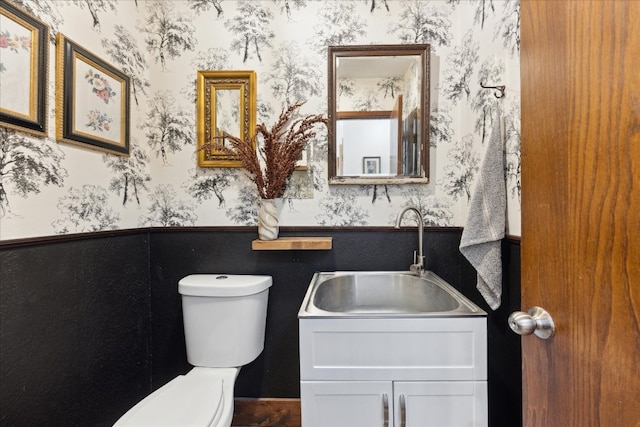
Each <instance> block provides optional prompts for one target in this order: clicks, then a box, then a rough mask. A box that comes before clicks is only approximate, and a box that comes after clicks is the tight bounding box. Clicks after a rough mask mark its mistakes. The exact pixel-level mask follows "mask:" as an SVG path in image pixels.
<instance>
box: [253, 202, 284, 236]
mask: <svg viewBox="0 0 640 427" xmlns="http://www.w3.org/2000/svg"><path fill="white" fill-rule="evenodd" d="M281 211H282V199H260V205H259V206H258V238H259V239H260V240H276V239H277V238H278V232H279V230H280V227H279V225H278V219H279V218H280V212H281Z"/></svg>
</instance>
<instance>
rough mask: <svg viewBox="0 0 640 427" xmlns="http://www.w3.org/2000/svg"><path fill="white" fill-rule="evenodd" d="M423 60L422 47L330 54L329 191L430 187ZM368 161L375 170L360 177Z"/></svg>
mask: <svg viewBox="0 0 640 427" xmlns="http://www.w3.org/2000/svg"><path fill="white" fill-rule="evenodd" d="M429 55H430V46H429V45H428V44H407V45H363V46H329V48H328V77H329V81H328V88H329V91H328V100H329V105H328V116H329V126H330V130H331V132H330V133H329V161H328V168H329V171H328V172H329V184H404V183H428V182H429ZM371 158H375V159H378V158H379V159H380V160H379V166H378V167H375V168H372V169H369V168H367V169H365V168H364V167H363V164H364V163H363V162H365V161H366V159H371ZM369 163H371V162H369ZM376 164H378V163H376Z"/></svg>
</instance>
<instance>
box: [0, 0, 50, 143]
mask: <svg viewBox="0 0 640 427" xmlns="http://www.w3.org/2000/svg"><path fill="white" fill-rule="evenodd" d="M48 64H49V26H48V25H47V24H45V23H44V22H41V21H40V20H38V19H37V18H36V17H34V16H32V15H30V14H29V13H27V12H26V11H24V10H22V9H20V8H18V7H17V6H15V5H14V4H13V3H10V2H8V1H6V0H0V126H3V127H7V128H12V129H16V130H20V131H24V132H27V133H30V134H33V135H36V136H46V135H47V75H48V73H47V67H48Z"/></svg>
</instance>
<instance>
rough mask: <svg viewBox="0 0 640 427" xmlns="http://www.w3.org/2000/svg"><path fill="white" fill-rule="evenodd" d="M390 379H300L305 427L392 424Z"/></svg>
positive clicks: (388, 426) (381, 426)
mask: <svg viewBox="0 0 640 427" xmlns="http://www.w3.org/2000/svg"><path fill="white" fill-rule="evenodd" d="M392 393H393V387H392V383H391V382H390V381H301V382H300V401H301V405H302V406H301V410H302V425H303V426H304V427H378V426H379V427H391V424H390V423H391V422H392V420H393V410H392V407H391V406H392V402H393V396H392Z"/></svg>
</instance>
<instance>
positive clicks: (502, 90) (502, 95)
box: [480, 82, 507, 98]
mask: <svg viewBox="0 0 640 427" xmlns="http://www.w3.org/2000/svg"><path fill="white" fill-rule="evenodd" d="M480 86H481V87H482V88H483V89H495V90H497V91H499V92H500V94H498V92H496V93H494V96H495V97H496V98H503V97H504V90H505V89H506V88H507V87H506V86H504V85H501V86H485V85H484V83H482V82H480Z"/></svg>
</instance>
